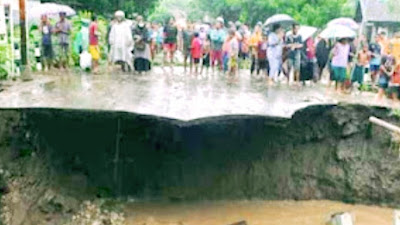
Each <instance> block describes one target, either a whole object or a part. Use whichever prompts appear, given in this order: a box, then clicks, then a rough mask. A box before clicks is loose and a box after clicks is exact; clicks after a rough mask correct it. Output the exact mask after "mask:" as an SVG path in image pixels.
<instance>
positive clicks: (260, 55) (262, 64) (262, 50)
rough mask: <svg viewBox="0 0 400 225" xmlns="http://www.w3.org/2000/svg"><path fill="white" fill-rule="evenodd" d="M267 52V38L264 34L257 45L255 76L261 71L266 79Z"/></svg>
mask: <svg viewBox="0 0 400 225" xmlns="http://www.w3.org/2000/svg"><path fill="white" fill-rule="evenodd" d="M267 50H268V36H267V35H266V34H265V35H263V36H262V39H261V40H260V41H259V42H258V45H257V64H258V65H257V75H259V74H260V71H262V72H263V73H264V74H266V75H267V76H266V77H267V78H268V71H267V70H268V60H267Z"/></svg>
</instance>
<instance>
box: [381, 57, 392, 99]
mask: <svg viewBox="0 0 400 225" xmlns="http://www.w3.org/2000/svg"><path fill="white" fill-rule="evenodd" d="M392 74H393V60H392V59H391V58H390V57H383V58H382V62H381V65H380V68H379V79H378V85H379V92H378V101H382V99H383V96H384V95H385V91H386V90H387V89H388V87H389V80H390V77H391V76H392Z"/></svg>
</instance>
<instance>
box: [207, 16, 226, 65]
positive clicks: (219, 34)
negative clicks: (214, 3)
mask: <svg viewBox="0 0 400 225" xmlns="http://www.w3.org/2000/svg"><path fill="white" fill-rule="evenodd" d="M223 28H224V20H223V19H222V18H218V19H217V23H216V24H215V26H214V29H212V30H211V32H210V39H211V67H212V70H213V71H214V67H215V64H216V63H218V66H219V70H220V71H222V69H223V54H222V47H223V45H224V42H225V36H226V35H225V31H224V29H223Z"/></svg>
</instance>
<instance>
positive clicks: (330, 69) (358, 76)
mask: <svg viewBox="0 0 400 225" xmlns="http://www.w3.org/2000/svg"><path fill="white" fill-rule="evenodd" d="M283 28H284V27H282V26H281V25H280V24H273V25H272V26H270V27H267V28H266V27H264V26H263V24H262V23H261V22H259V23H257V24H256V25H255V27H254V28H253V29H251V28H250V27H249V25H247V24H245V23H240V22H236V23H234V22H226V21H224V19H223V18H221V17H219V18H217V19H216V20H215V22H214V23H191V22H188V21H185V23H184V24H178V23H177V22H176V21H175V19H174V18H173V17H171V18H170V19H169V20H167V21H166V22H165V24H160V23H157V22H153V23H150V22H146V21H145V20H144V18H143V17H142V16H136V17H135V18H134V19H131V20H128V19H126V18H125V14H124V12H122V11H117V12H116V13H115V15H114V19H113V20H112V21H111V22H110V23H109V29H108V32H107V34H101V33H100V32H99V29H98V22H97V18H96V16H93V18H92V21H91V23H90V25H89V33H88V36H89V48H88V51H89V53H90V55H91V58H92V63H91V64H92V71H93V73H98V72H99V59H100V57H101V55H102V54H104V53H101V52H100V48H99V38H100V37H102V36H106V38H107V43H108V48H107V49H108V51H107V52H106V54H107V55H108V62H109V63H110V64H114V65H120V66H121V68H122V70H123V71H125V72H127V71H135V72H137V73H145V72H147V71H150V70H151V68H152V62H153V60H154V59H155V57H156V56H157V55H158V53H163V65H162V66H163V67H166V66H168V65H169V66H170V67H171V69H173V66H174V65H175V62H174V60H175V59H176V52H177V51H180V52H181V53H182V56H183V57H182V58H183V67H184V70H185V72H189V73H190V74H196V75H198V74H204V73H206V74H208V73H209V70H212V72H215V71H219V72H221V73H223V74H226V75H227V76H228V77H229V78H231V79H232V80H237V78H238V73H239V71H241V70H240V69H244V65H246V62H249V67H250V68H249V69H250V74H251V76H261V77H264V78H265V80H266V81H267V82H268V84H269V85H275V84H276V83H278V82H281V81H285V80H286V81H287V82H288V83H289V82H290V81H292V82H294V84H295V85H296V86H300V85H301V84H302V83H303V84H305V81H312V82H314V83H315V82H319V81H320V79H321V78H322V77H323V75H324V74H330V76H329V81H330V83H332V82H334V83H335V89H336V90H337V91H339V92H346V91H351V90H353V89H354V87H358V88H359V89H360V90H362V87H363V86H364V85H365V84H364V83H365V82H364V81H365V79H364V78H365V76H366V74H369V75H370V79H368V80H369V81H371V82H370V85H372V87H375V86H376V87H378V88H379V94H378V99H379V100H382V99H383V97H384V96H385V93H386V94H388V95H389V96H390V97H391V98H393V99H394V100H396V101H397V100H398V99H399V95H400V33H398V34H396V35H395V36H394V38H393V39H392V40H389V38H388V37H387V35H386V33H384V32H382V33H380V34H378V35H377V36H376V37H375V39H374V40H371V41H370V42H368V41H367V40H366V38H364V37H359V38H352V39H351V38H341V39H336V40H333V39H324V38H320V37H319V36H316V35H314V36H313V35H310V36H309V37H307V39H305V40H304V39H303V36H302V35H300V34H299V29H300V26H299V24H296V23H294V24H292V25H291V26H290V28H289V30H290V31H289V32H285V30H284V29H283ZM40 31H41V32H42V50H43V64H44V68H45V69H50V68H51V67H52V64H53V58H54V53H53V47H52V46H53V45H52V38H51V36H52V35H57V37H58V41H59V43H58V46H59V49H58V56H59V60H60V63H59V67H60V68H67V66H68V57H69V49H70V48H69V40H70V37H69V36H70V34H71V24H70V23H69V22H68V20H67V19H66V17H65V13H60V20H59V21H58V22H57V23H56V24H55V26H54V27H53V26H52V25H51V23H50V22H49V19H48V18H47V17H46V16H43V17H42V22H41V25H40ZM324 71H325V72H324ZM356 84H357V85H356Z"/></svg>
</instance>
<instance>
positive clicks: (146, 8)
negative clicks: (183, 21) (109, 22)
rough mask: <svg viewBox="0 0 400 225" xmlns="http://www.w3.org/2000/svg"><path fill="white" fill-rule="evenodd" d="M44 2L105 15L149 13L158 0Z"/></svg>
mask: <svg viewBox="0 0 400 225" xmlns="http://www.w3.org/2000/svg"><path fill="white" fill-rule="evenodd" d="M42 2H56V3H60V4H66V5H69V6H71V7H73V8H75V9H78V10H90V11H93V12H95V13H98V14H103V15H107V14H112V13H113V12H114V11H116V10H123V11H125V12H127V13H132V12H137V13H140V14H142V15H149V14H151V13H152V12H153V10H154V6H155V4H156V3H157V2H158V0H43V1H42Z"/></svg>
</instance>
